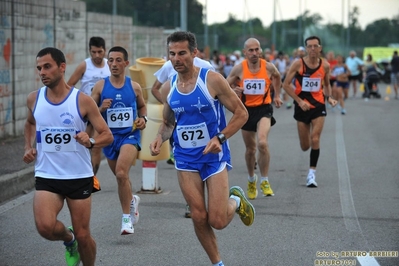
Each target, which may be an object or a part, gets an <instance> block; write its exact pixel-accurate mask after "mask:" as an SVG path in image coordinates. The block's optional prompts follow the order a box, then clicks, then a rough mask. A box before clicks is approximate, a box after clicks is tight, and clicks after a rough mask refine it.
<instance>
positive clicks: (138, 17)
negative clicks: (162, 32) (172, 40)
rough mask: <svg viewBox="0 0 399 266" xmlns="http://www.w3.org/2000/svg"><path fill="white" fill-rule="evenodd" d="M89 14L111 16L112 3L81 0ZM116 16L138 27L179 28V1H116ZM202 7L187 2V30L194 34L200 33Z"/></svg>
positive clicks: (193, 0)
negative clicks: (95, 13) (127, 17)
mask: <svg viewBox="0 0 399 266" xmlns="http://www.w3.org/2000/svg"><path fill="white" fill-rule="evenodd" d="M83 1H84V2H86V9H87V11H89V12H99V13H106V14H112V10H113V8H112V7H113V6H112V5H113V1H110V0H83ZM116 3H117V14H118V15H123V16H130V17H133V23H134V24H135V25H138V26H151V27H164V28H167V29H171V28H178V27H179V26H180V0H163V1H158V0H134V1H132V0H116ZM202 9H203V6H202V5H201V4H200V3H199V2H197V1H196V0H187V10H188V13H189V16H187V28H188V30H189V31H192V32H195V33H202V32H203V29H204V24H203V22H202Z"/></svg>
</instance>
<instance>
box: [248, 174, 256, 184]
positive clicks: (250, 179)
mask: <svg viewBox="0 0 399 266" xmlns="http://www.w3.org/2000/svg"><path fill="white" fill-rule="evenodd" d="M248 181H249V182H251V183H252V182H255V175H254V176H252V177H251V176H248Z"/></svg>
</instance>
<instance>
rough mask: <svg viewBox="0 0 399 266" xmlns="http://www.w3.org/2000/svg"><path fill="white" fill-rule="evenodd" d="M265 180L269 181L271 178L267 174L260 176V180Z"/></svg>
mask: <svg viewBox="0 0 399 266" xmlns="http://www.w3.org/2000/svg"><path fill="white" fill-rule="evenodd" d="M263 181H267V182H269V178H268V177H267V176H264V177H263V176H261V177H260V182H261V183H262V182H263Z"/></svg>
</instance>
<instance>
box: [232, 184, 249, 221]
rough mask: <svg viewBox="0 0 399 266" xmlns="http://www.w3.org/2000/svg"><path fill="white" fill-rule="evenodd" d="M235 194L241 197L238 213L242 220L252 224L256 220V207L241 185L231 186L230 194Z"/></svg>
mask: <svg viewBox="0 0 399 266" xmlns="http://www.w3.org/2000/svg"><path fill="white" fill-rule="evenodd" d="M231 195H234V196H237V197H239V198H240V200H241V201H240V206H239V207H238V208H237V210H236V213H238V215H239V216H240V218H241V221H242V222H243V223H244V224H245V225H246V226H250V225H251V224H252V223H253V222H254V220H255V208H254V206H253V205H252V204H251V203H250V202H249V200H248V199H247V198H246V197H245V193H244V191H243V190H242V188H240V187H239V186H234V187H231V188H230V196H231Z"/></svg>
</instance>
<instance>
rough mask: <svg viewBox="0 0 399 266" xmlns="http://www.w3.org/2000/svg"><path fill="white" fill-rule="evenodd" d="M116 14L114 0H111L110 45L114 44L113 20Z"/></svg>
mask: <svg viewBox="0 0 399 266" xmlns="http://www.w3.org/2000/svg"><path fill="white" fill-rule="evenodd" d="M115 16H116V0H113V1H112V20H111V21H112V27H111V47H112V46H114V24H115V22H114V20H115Z"/></svg>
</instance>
